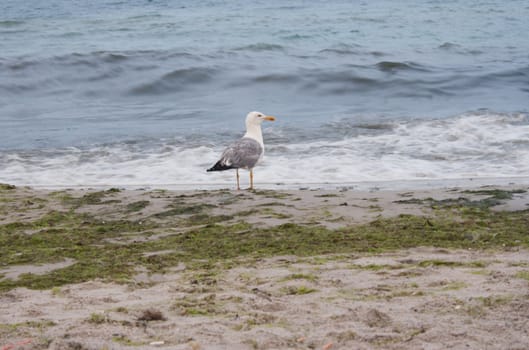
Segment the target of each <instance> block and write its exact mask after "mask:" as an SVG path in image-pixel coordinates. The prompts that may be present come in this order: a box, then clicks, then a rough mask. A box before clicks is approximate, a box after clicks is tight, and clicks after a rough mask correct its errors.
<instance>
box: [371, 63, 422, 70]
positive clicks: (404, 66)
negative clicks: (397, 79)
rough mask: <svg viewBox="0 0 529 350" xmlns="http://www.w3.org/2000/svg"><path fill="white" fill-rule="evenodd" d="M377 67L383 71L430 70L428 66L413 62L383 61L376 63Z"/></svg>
mask: <svg viewBox="0 0 529 350" xmlns="http://www.w3.org/2000/svg"><path fill="white" fill-rule="evenodd" d="M375 67H376V68H378V69H379V70H381V71H383V72H396V71H402V70H407V71H417V72H427V71H428V69H426V67H424V66H421V65H419V64H417V63H413V62H397V61H381V62H378V63H377V64H375Z"/></svg>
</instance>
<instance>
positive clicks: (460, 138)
mask: <svg viewBox="0 0 529 350" xmlns="http://www.w3.org/2000/svg"><path fill="white" fill-rule="evenodd" d="M212 136H213V137H214V135H212ZM265 138H266V134H265ZM212 144H213V143H212ZM224 146H225V145H223V144H222V145H221V144H218V145H215V146H214V147H213V146H198V147H188V146H186V145H185V144H180V145H171V144H161V145H160V146H159V147H155V148H153V147H151V148H149V149H148V150H143V149H141V147H138V145H137V144H136V145H134V146H131V145H130V144H117V145H106V146H98V147H94V148H92V149H89V150H81V149H78V148H68V149H63V150H60V151H48V152H39V153H35V154H27V153H26V154H22V153H10V154H8V155H6V156H4V157H3V158H2V163H3V164H2V165H3V166H2V167H1V169H0V182H6V183H12V184H15V185H31V186H44V187H57V186H58V187H63V186H65V187H68V186H125V187H127V186H128V187H130V186H154V187H164V186H168V187H170V186H180V187H184V188H195V187H201V186H206V185H208V186H213V187H232V186H233V184H234V181H235V175H234V171H226V172H210V173H207V172H206V171H205V169H206V168H208V167H209V166H211V165H212V164H213V163H214V162H215V161H216V160H217V158H218V156H219V155H220V153H221V152H222V148H223V147H224ZM527 176H529V125H528V123H527V115H524V114H519V115H503V114H491V113H482V114H476V113H475V114H466V115H462V116H458V117H454V118H450V119H443V120H430V121H425V120H420V121H419V120H417V121H409V122H402V123H398V124H395V126H394V128H388V129H387V130H383V132H381V133H379V134H376V135H371V134H369V135H367V134H360V135H358V136H354V137H346V138H340V139H335V140H330V141H329V140H320V141H315V142H308V141H307V142H295V141H292V142H283V141H282V142H276V143H269V144H268V145H267V150H266V154H265V158H264V161H263V163H262V164H261V165H259V166H258V168H256V169H255V180H256V183H258V184H261V186H270V185H274V184H277V183H281V184H285V185H286V186H288V185H299V184H324V183H331V184H341V183H343V184H345V183H351V182H363V181H366V182H377V181H407V180H429V179H433V180H435V179H462V178H477V179H479V178H490V177H492V178H510V177H527ZM242 179H243V181H244V182H247V177H246V175H245V174H244V173H242Z"/></svg>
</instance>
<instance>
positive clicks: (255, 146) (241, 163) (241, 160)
mask: <svg viewBox="0 0 529 350" xmlns="http://www.w3.org/2000/svg"><path fill="white" fill-rule="evenodd" d="M262 153H263V148H262V147H261V145H260V144H259V142H257V141H255V140H254V139H251V138H249V137H243V138H242V139H240V140H238V141H236V142H234V143H232V144H231V145H229V146H228V148H226V150H224V152H223V153H222V156H221V158H220V161H219V162H220V163H222V164H224V165H226V166H229V167H232V168H246V169H252V168H253V167H254V166H255V165H256V164H257V161H258V160H259V158H260V157H261V154H262Z"/></svg>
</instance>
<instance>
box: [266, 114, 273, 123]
mask: <svg viewBox="0 0 529 350" xmlns="http://www.w3.org/2000/svg"><path fill="white" fill-rule="evenodd" d="M264 120H268V121H270V122H273V121H274V120H276V117H272V116H271V115H267V116H266V117H264Z"/></svg>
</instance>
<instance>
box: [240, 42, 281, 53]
mask: <svg viewBox="0 0 529 350" xmlns="http://www.w3.org/2000/svg"><path fill="white" fill-rule="evenodd" d="M284 49H285V48H284V46H282V45H279V44H269V43H256V44H250V45H245V46H239V47H237V48H235V51H253V52H261V51H283V50H284Z"/></svg>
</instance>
